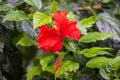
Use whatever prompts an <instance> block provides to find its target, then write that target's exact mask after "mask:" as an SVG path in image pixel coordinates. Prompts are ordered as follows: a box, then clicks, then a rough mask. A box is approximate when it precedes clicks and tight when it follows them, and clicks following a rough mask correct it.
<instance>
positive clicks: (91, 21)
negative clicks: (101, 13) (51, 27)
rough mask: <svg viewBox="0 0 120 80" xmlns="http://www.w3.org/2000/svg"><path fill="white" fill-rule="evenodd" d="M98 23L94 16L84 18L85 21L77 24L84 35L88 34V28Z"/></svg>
mask: <svg viewBox="0 0 120 80" xmlns="http://www.w3.org/2000/svg"><path fill="white" fill-rule="evenodd" d="M96 21H97V19H96V18H95V17H93V16H91V17H88V18H84V19H83V20H81V21H79V22H78V23H77V27H78V28H79V30H80V31H81V33H82V34H87V29H86V28H89V27H92V26H93V24H95V22H96Z"/></svg>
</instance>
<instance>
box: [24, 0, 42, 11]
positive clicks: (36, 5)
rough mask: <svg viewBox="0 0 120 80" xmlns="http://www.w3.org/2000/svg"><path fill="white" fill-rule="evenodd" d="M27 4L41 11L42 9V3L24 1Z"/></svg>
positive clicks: (39, 1) (36, 0) (29, 0)
mask: <svg viewBox="0 0 120 80" xmlns="http://www.w3.org/2000/svg"><path fill="white" fill-rule="evenodd" d="M24 1H25V2H26V3H27V4H29V5H31V6H33V7H36V8H38V9H41V7H42V1H41V0H24Z"/></svg>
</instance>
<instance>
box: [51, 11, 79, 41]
mask: <svg viewBox="0 0 120 80" xmlns="http://www.w3.org/2000/svg"><path fill="white" fill-rule="evenodd" d="M52 17H53V19H54V24H55V25H56V27H57V28H58V30H59V32H60V34H61V35H60V36H61V38H62V39H63V38H73V39H74V40H79V38H80V34H81V33H80V30H79V29H78V28H77V27H76V24H77V21H76V20H74V21H70V20H68V19H67V17H66V11H62V12H60V11H57V12H56V13H54V14H53V15H52Z"/></svg>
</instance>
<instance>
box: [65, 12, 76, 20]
mask: <svg viewBox="0 0 120 80" xmlns="http://www.w3.org/2000/svg"><path fill="white" fill-rule="evenodd" d="M67 18H68V19H69V20H76V15H75V14H74V13H73V12H69V13H68V14H67Z"/></svg>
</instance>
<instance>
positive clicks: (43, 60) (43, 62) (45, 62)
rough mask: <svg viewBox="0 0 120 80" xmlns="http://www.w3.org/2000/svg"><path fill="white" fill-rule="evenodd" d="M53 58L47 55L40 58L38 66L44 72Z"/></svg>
mask: <svg viewBox="0 0 120 80" xmlns="http://www.w3.org/2000/svg"><path fill="white" fill-rule="evenodd" d="M53 58H54V55H47V56H43V57H41V58H40V64H41V65H42V70H43V71H44V70H45V69H46V67H47V66H48V63H49V62H50V61H51V59H53Z"/></svg>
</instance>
